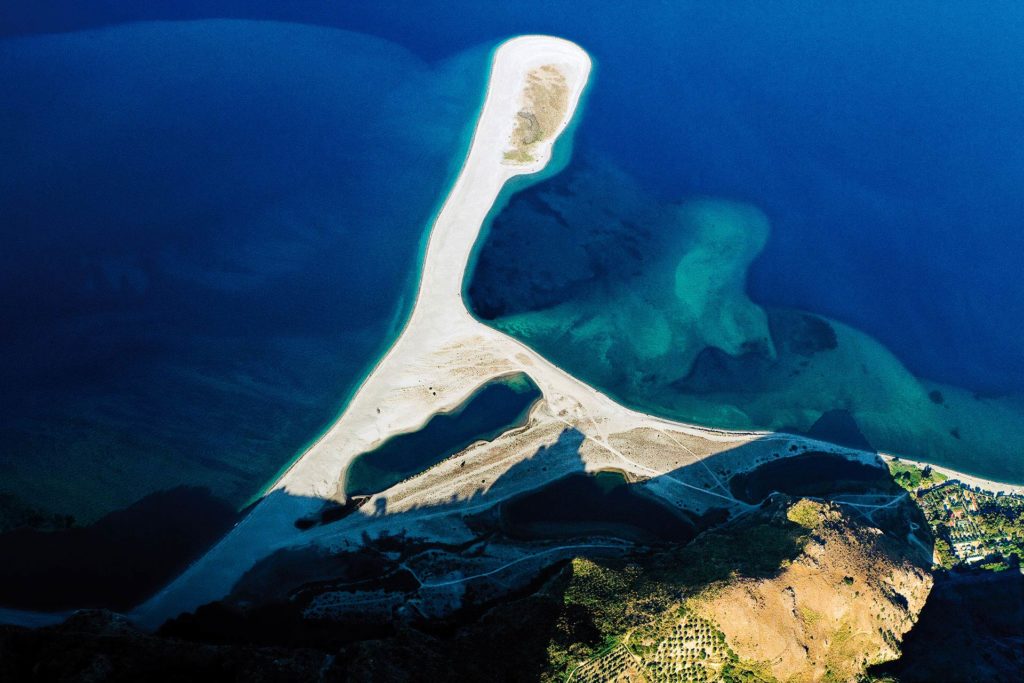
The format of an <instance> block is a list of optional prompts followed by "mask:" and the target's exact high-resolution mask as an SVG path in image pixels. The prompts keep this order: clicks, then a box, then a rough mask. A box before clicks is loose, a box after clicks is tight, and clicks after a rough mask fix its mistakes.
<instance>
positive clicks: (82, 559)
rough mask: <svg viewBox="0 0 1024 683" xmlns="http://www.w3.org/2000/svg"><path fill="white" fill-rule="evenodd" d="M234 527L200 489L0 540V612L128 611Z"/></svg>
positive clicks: (229, 515)
mask: <svg viewBox="0 0 1024 683" xmlns="http://www.w3.org/2000/svg"><path fill="white" fill-rule="evenodd" d="M236 519H237V514H236V512H235V510H234V509H233V508H231V507H230V506H228V505H227V504H226V503H224V502H223V501H222V500H220V499H218V498H215V497H214V496H212V495H211V494H210V492H209V491H208V490H207V489H203V488H195V487H184V486H183V487H179V488H175V489H171V490H169V491H160V492H158V493H154V494H151V495H149V496H146V497H145V498H143V499H142V500H140V501H138V502H137V503H135V504H133V505H131V506H130V507H128V508H125V509H124V510H119V511H117V512H113V513H111V514H109V515H107V516H106V517H104V518H103V519H101V520H99V521H98V522H96V523H95V524H92V525H90V526H87V527H80V528H72V529H64V530H59V531H38V530H35V529H18V530H16V531H11V532H8V533H5V534H0V557H3V558H4V560H3V562H0V604H3V605H6V606H10V607H18V608H22V609H48V610H57V609H65V608H75V607H112V608H115V609H124V608H128V607H132V606H134V605H135V604H136V603H138V602H139V601H141V600H142V599H144V598H145V597H147V596H148V595H149V594H150V593H152V592H153V591H154V590H156V589H157V588H159V587H160V586H161V585H163V584H164V583H165V582H167V581H168V580H170V579H171V578H172V577H174V576H175V575H176V574H177V573H179V572H180V571H181V570H183V569H184V568H185V567H186V566H188V563H189V562H190V561H191V560H192V559H194V558H195V557H197V556H198V555H199V554H200V553H202V552H203V551H204V550H205V549H207V548H208V547H209V546H211V545H212V544H213V543H214V542H215V541H216V540H217V539H218V538H220V537H221V535H223V534H224V532H226V531H227V530H228V529H230V528H231V525H232V524H234V522H235V520H236Z"/></svg>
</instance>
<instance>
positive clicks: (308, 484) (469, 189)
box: [131, 36, 877, 628]
mask: <svg viewBox="0 0 1024 683" xmlns="http://www.w3.org/2000/svg"><path fill="white" fill-rule="evenodd" d="M540 67H554V68H555V69H557V70H558V72H560V73H561V75H562V76H563V77H564V79H565V84H566V87H567V89H568V106H567V110H566V111H565V114H564V117H563V119H562V121H561V124H560V125H559V126H558V128H557V130H555V131H547V135H546V136H545V137H544V138H543V139H542V140H540V141H539V142H538V143H536V145H535V146H533V147H532V148H531V150H530V151H531V155H530V156H531V158H530V160H529V161H524V162H519V161H512V160H509V158H507V157H506V152H507V151H508V150H509V145H510V139H511V137H512V134H513V130H514V127H515V125H516V120H517V114H518V113H519V112H520V110H521V108H522V106H523V91H524V84H525V83H526V79H527V76H528V74H530V73H531V72H532V71H533V70H535V69H538V68H540ZM590 69H591V62H590V59H589V57H588V56H587V54H586V53H585V52H584V51H583V50H582V49H581V48H580V47H578V46H577V45H575V44H573V43H571V42H568V41H565V40H562V39H559V38H553V37H547V36H522V37H518V38H514V39H512V40H509V41H508V42H506V43H504V44H502V45H501V46H500V47H499V48H498V49H497V50H496V51H495V53H494V57H493V65H492V70H491V75H490V80H489V83H488V89H487V95H486V99H485V103H484V106H483V108H482V110H481V112H480V116H479V120H478V123H477V127H476V130H475V134H474V137H473V141H472V145H471V147H470V151H469V153H468V155H467V158H466V161H465V164H464V166H463V168H462V170H461V173H460V174H459V176H458V178H457V180H456V182H455V184H454V186H453V187H452V189H451V192H450V194H449V196H448V198H447V200H446V202H445V203H444V205H443V207H442V209H441V211H440V213H439V214H438V216H437V219H436V221H435V223H434V226H433V228H432V231H431V233H430V238H429V242H428V245H427V249H426V254H425V262H424V264H423V268H422V281H421V283H420V287H419V291H418V295H417V298H416V302H415V305H414V308H413V311H412V314H411V316H410V319H409V321H408V323H407V325H406V327H405V329H404V330H403V332H402V334H401V336H400V337H399V339H398V340H397V341H396V342H395V344H394V346H393V347H392V348H391V350H390V351H389V352H388V353H387V354H386V355H385V356H384V357H383V358H382V360H381V361H380V362H379V364H378V365H377V367H376V368H375V369H374V370H373V372H372V373H371V374H370V375H369V376H368V377H367V379H366V380H365V381H364V383H363V385H362V386H361V387H360V389H359V391H358V392H357V393H356V394H355V396H354V397H353V399H352V401H351V402H350V404H349V405H348V407H347V408H346V410H345V411H344V413H343V414H342V415H341V416H340V418H339V419H338V420H337V422H336V423H335V424H334V425H333V426H332V427H331V428H330V429H329V430H328V431H327V432H326V433H325V434H324V436H323V437H322V438H321V439H319V440H318V441H317V442H316V443H315V444H314V445H312V446H311V447H310V448H309V449H308V450H307V451H306V453H304V454H303V456H302V457H301V458H299V459H298V460H297V461H296V462H295V463H294V464H293V466H292V467H291V468H290V469H288V470H287V471H286V472H285V473H284V474H283V475H282V476H281V478H280V479H279V480H278V481H277V483H276V484H275V485H274V486H273V487H272V489H271V490H270V492H269V493H268V494H267V496H266V497H265V498H264V499H263V500H262V501H261V502H260V503H259V504H258V505H257V506H256V507H255V509H254V510H253V511H252V512H251V513H250V514H249V515H248V516H247V517H246V518H245V519H244V520H243V521H242V522H240V523H239V524H238V525H237V526H236V527H235V529H233V530H232V531H231V532H230V533H229V534H228V535H227V536H225V537H224V538H223V539H222V540H221V541H220V542H219V543H218V544H217V545H216V546H215V547H214V548H213V549H211V550H210V551H209V552H208V553H207V554H206V555H205V556H204V557H202V558H201V559H200V560H198V561H197V562H196V563H194V564H193V565H192V566H191V567H190V568H189V569H188V570H187V571H186V572H185V573H184V574H183V575H182V576H180V577H179V578H178V579H176V580H175V581H174V582H173V583H171V584H170V585H169V586H167V587H166V588H165V589H164V590H162V591H160V592H159V593H158V594H157V595H155V596H154V597H153V598H152V599H150V600H149V601H148V602H146V603H145V604H143V605H142V606H140V607H139V608H138V609H137V610H135V612H134V613H133V614H132V615H131V616H132V617H133V618H134V619H135V620H136V621H138V622H139V623H140V624H141V625H143V626H146V627H150V628H153V627H156V626H158V625H159V624H160V623H162V622H163V621H164V620H166V619H167V618H169V617H173V616H176V615H177V614H179V613H181V612H184V611H189V610H194V609H195V608H196V607H198V606H199V605H202V604H204V603H207V602H210V601H213V600H217V599H219V598H222V597H223V596H225V595H227V594H228V593H229V592H230V591H231V589H232V587H233V586H234V584H235V583H236V582H237V580H238V579H239V578H240V577H241V576H242V575H243V574H244V573H245V572H246V571H247V570H248V569H250V568H251V567H252V566H253V565H254V564H255V563H256V562H258V561H259V560H261V559H262V558H265V557H267V556H268V555H270V554H271V553H273V552H274V551H275V550H279V549H283V548H290V547H298V546H302V545H308V544H311V543H317V544H320V545H323V546H324V547H327V548H331V547H338V545H339V544H340V543H342V540H341V539H343V537H344V536H345V534H346V533H350V532H351V533H355V532H354V531H351V527H352V525H353V524H357V523H364V524H375V525H377V526H376V527H374V528H379V529H387V530H389V531H391V530H394V528H395V525H398V524H405V525H407V526H405V527H402V528H410V527H409V526H408V525H410V524H423V525H426V524H428V523H429V521H428V518H430V517H431V516H432V515H434V514H435V513H432V512H427V511H429V510H432V509H433V510H438V509H445V510H446V512H445V514H458V513H459V512H465V511H466V510H467V509H468V508H462V509H461V510H460V509H458V505H459V504H460V502H464V503H465V504H466V505H470V504H472V505H475V506H477V507H484V506H490V505H493V504H494V503H495V502H497V501H498V500H500V499H502V498H503V497H507V496H509V495H514V494H515V493H516V492H518V491H521V490H524V489H525V488H531V487H535V486H537V485H540V484H543V483H544V481H543V480H542V479H538V478H537V477H540V476H542V475H540V474H539V471H540V468H536V470H537V473H536V474H531V475H529V476H532V477H534V478H533V479H528V478H523V479H520V480H517V479H515V478H513V477H506V479H505V480H503V481H505V482H508V483H507V484H503V486H504V488H500V489H499V490H492V488H491V487H492V485H493V483H494V482H495V481H496V479H498V478H501V477H502V476H503V475H508V473H509V472H510V471H511V470H512V468H513V466H514V465H517V464H522V463H523V462H524V461H526V460H528V459H529V458H531V457H533V455H534V454H535V453H538V452H539V450H538V449H543V448H546V447H549V446H551V445H552V444H554V443H555V442H556V441H557V439H558V438H559V435H560V434H562V433H564V431H565V430H566V429H572V430H575V431H576V432H578V433H579V434H580V435H581V438H582V439H583V440H584V443H583V444H582V445H581V446H580V447H579V448H578V452H577V451H576V450H574V451H573V453H572V454H571V455H572V458H566V460H565V461H564V463H562V464H559V463H558V462H554V463H553V464H552V466H551V467H550V468H548V467H545V468H544V470H545V472H546V473H545V474H544V475H543V476H544V477H547V478H548V479H549V480H550V479H551V478H554V477H557V476H561V474H564V473H565V472H567V471H569V469H568V468H572V467H577V468H578V467H580V466H581V465H580V461H581V460H582V466H583V467H584V468H585V469H588V470H592V469H598V468H601V467H609V466H614V467H616V468H618V469H621V470H624V471H626V472H628V473H630V474H632V475H635V476H636V477H639V478H643V479H647V478H652V477H654V478H659V477H660V479H655V480H652V486H653V487H655V488H657V487H660V488H658V491H659V493H660V494H663V495H664V496H665V497H666V498H669V499H674V500H678V501H679V502H678V504H679V505H680V506H681V507H683V506H684V505H685V504H688V501H687V500H685V498H686V497H687V496H689V497H690V498H693V499H695V500H697V501H698V502H697V503H695V504H694V505H695V507H691V509H696V510H698V511H699V510H700V509H706V508H707V507H709V506H711V505H712V504H717V505H719V506H723V505H725V506H728V505H733V506H737V505H738V506H743V505H744V504H742V503H740V502H739V501H736V500H735V499H734V498H733V497H732V496H731V494H730V493H729V491H728V490H727V488H726V487H725V486H723V483H722V481H723V480H722V473H723V472H726V473H727V472H728V471H730V469H731V471H732V472H735V471H737V467H743V466H744V465H743V463H739V462H737V461H736V460H729V456H728V453H729V451H732V450H734V449H737V448H739V447H741V446H744V445H749V444H751V443H753V442H766V443H769V444H771V446H769V447H768V449H767V450H773V449H774V450H777V451H785V450H787V449H789V450H795V449H796V448H797V446H796V444H800V448H802V449H808V448H815V449H819V450H829V451H832V452H841V453H844V454H847V455H849V456H850V457H857V458H861V459H864V460H865V461H874V462H877V458H876V457H875V456H874V454H867V453H858V452H856V451H851V450H850V449H843V448H839V447H836V446H833V445H830V444H824V443H821V442H817V441H814V440H811V439H803V438H801V437H794V436H791V435H781V434H780V435H775V434H769V433H760V432H727V431H722V430H713V429H706V428H701V427H697V426H693V425H686V424H681V423H677V422H672V421H670V420H664V419H660V418H657V417H654V416H651V415H647V414H644V413H639V412H636V411H633V410H629V409H627V408H625V407H623V406H621V405H619V404H618V403H616V402H615V401H613V400H611V399H610V398H609V397H607V396H605V395H604V394H602V393H601V392H599V391H597V390H595V389H594V388H593V387H590V386H588V385H586V384H585V383H583V382H581V381H579V380H578V379H576V378H574V377H572V376H571V375H569V374H567V373H566V372H564V371H562V370H561V369H560V368H558V367H556V366H554V365H553V364H551V363H550V362H548V361H546V360H545V359H544V358H542V357H540V356H539V355H538V354H537V353H535V352H534V351H532V350H530V349H529V348H527V347H526V346H524V345H523V344H521V343H519V342H518V341H516V340H514V339H512V338H510V337H508V336H506V335H505V334H503V333H501V332H498V331H496V330H494V329H492V328H490V327H487V326H486V325H484V324H482V323H480V322H479V321H477V320H475V319H474V318H473V317H472V316H471V315H470V314H469V312H468V311H467V309H466V306H465V304H464V302H463V299H462V283H463V278H464V275H465V271H466V268H467V265H468V263H469V259H470V254H471V251H472V249H473V246H474V244H475V242H476V240H477V238H478V236H479V233H480V229H481V226H482V224H483V222H484V220H485V218H486V216H487V214H488V212H489V211H490V209H491V207H492V206H493V205H494V203H495V201H496V200H497V198H498V195H499V192H500V191H501V189H502V187H503V186H504V184H505V183H506V181H508V180H509V179H510V178H512V177H514V176H518V175H523V174H534V173H537V172H539V171H540V170H542V169H544V168H545V166H546V165H547V164H548V163H549V161H550V159H551V155H552V147H553V145H554V143H555V141H556V139H557V138H558V136H559V135H561V134H562V133H563V132H564V131H565V129H566V127H567V126H568V124H569V123H570V121H571V119H572V117H573V115H574V113H575V110H576V107H577V105H578V103H579V101H580V97H581V95H582V93H583V91H584V88H585V87H586V84H587V80H588V77H589V74H590ZM512 372H525V373H527V374H528V375H529V376H530V377H531V378H532V379H533V381H534V382H535V383H536V384H537V386H538V387H539V388H540V389H541V391H542V392H543V396H544V398H543V400H542V401H541V402H540V403H539V404H538V406H537V407H535V409H534V411H533V414H532V415H531V423H530V425H529V426H528V427H527V428H526V429H525V430H518V431H517V433H516V434H506V435H503V436H502V437H499V438H498V439H496V440H495V441H494V442H493V443H488V444H482V445H481V444H477V445H475V446H471V447H470V448H468V449H466V451H464V452H463V453H462V454H460V455H459V456H458V458H455V459H457V460H461V461H463V463H460V467H456V466H455V464H454V463H453V462H446V463H442V464H441V465H439V466H436V467H434V468H432V469H431V470H430V471H429V472H427V473H425V474H423V475H420V476H418V477H416V478H414V479H412V480H407V481H405V482H402V483H401V484H398V485H396V486H395V487H392V489H389V490H388V491H385V492H382V493H381V494H378V495H377V496H374V497H373V499H371V500H370V501H369V503H368V504H367V505H365V506H363V507H362V508H360V510H359V511H358V512H356V513H353V515H352V517H350V518H348V519H346V520H345V523H344V524H340V525H336V526H332V527H324V528H321V529H316V530H314V531H312V532H308V533H307V532H302V531H299V530H298V529H296V527H295V521H296V520H297V519H299V518H300V517H304V516H306V515H311V514H315V513H316V512H317V511H318V510H319V509H320V508H321V506H322V505H323V502H324V500H325V499H334V500H340V499H342V498H343V493H342V492H343V490H344V476H345V471H346V468H347V467H348V465H349V464H350V463H351V462H352V460H353V459H354V458H355V457H357V456H358V455H360V454H361V453H363V452H365V451H367V450H370V449H372V448H373V447H375V446H376V445H378V444H380V443H381V442H382V441H383V440H385V439H387V438H389V437H391V436H393V435H395V434H399V433H404V432H410V431H413V430H416V429H418V428H419V427H421V426H422V425H424V424H425V423H426V422H427V421H428V420H429V419H430V417H431V416H432V415H434V414H435V413H437V412H439V411H450V410H452V409H454V408H455V407H457V406H458V405H460V404H461V403H462V402H463V401H465V399H466V398H467V397H468V396H469V395H470V394H472V392H473V391H474V390H476V389H477V388H478V387H479V386H481V385H482V384H484V383H486V382H487V381H488V380H491V379H493V378H494V377H497V376H500V375H505V374H509V373H512ZM624 435H626V436H624ZM775 444H778V445H775ZM790 447H792V448H790ZM711 456H717V457H718V461H719V464H718V465H717V466H716V467H717V468H719V469H718V470H717V471H716V470H713V469H712V467H710V466H708V465H707V464H706V462H707V459H709V458H710V457H711ZM771 456H774V457H777V456H778V453H774V454H770V453H769V454H767V455H766V456H765V457H771ZM455 459H452V460H455ZM697 463H704V464H703V467H701V466H697V467H692V468H690V471H689V473H688V474H686V475H685V477H684V476H679V477H673V476H667V475H666V473H668V472H677V471H679V469H680V468H682V467H684V466H688V465H695V464H697ZM465 464H468V465H469V466H468V467H466V466H465ZM748 464H749V465H750V466H753V465H754V464H756V462H754V461H750V462H749V463H748ZM560 467H561V468H562V469H560ZM705 470H706V472H705ZM663 475H666V476H663ZM524 476H525V475H524ZM484 494H486V496H485V495H484ZM478 498H483V499H484V502H480V501H479V500H477V499H478ZM474 501H475V502H474ZM701 506H704V508H701ZM421 511H422V512H421ZM400 513H401V514H404V515H406V516H405V517H402V518H401V521H398V519H397V518H396V517H394V516H393V515H397V514H400ZM417 514H419V515H420V517H418V518H417V517H416V515H417ZM356 518H358V519H356ZM352 519H356V521H355V522H352V523H350V520H352ZM389 525H390V526H389ZM366 528H367V527H366V526H364V527H361V528H360V529H359V530H360V532H362V533H365V532H366Z"/></svg>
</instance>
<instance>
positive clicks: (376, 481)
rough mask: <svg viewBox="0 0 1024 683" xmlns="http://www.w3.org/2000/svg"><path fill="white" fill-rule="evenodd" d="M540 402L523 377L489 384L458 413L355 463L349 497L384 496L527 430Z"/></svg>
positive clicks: (349, 476) (441, 416)
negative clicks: (479, 446)
mask: <svg viewBox="0 0 1024 683" xmlns="http://www.w3.org/2000/svg"><path fill="white" fill-rule="evenodd" d="M540 397H541V393H540V389H538V388H537V385H536V384H534V383H533V381H532V380H531V379H530V378H529V377H528V376H526V375H523V374H518V375H513V376H511V377H507V378H502V379H498V380H495V381H493V382H488V383H487V384H485V385H484V386H483V387H481V388H480V389H478V390H477V391H475V392H474V393H473V395H471V396H470V397H469V398H467V399H466V400H465V402H463V403H462V404H461V405H460V406H458V407H457V408H456V409H455V410H454V411H453V412H451V413H439V414H437V415H434V416H432V417H431V418H430V420H429V421H428V422H427V424H425V425H423V427H422V428H421V429H418V430H417V431H415V432H410V433H408V434H399V435H398V436H394V437H392V438H390V439H388V440H387V441H385V442H384V443H382V444H381V445H380V446H378V447H377V448H374V449H373V450H372V451H369V452H367V453H363V454H362V455H360V456H359V457H357V458H356V459H355V460H353V461H352V464H351V465H350V466H349V469H348V470H346V472H345V494H346V496H365V495H369V494H372V493H377V492H379V491H383V490H384V489H387V488H390V487H392V486H394V485H395V484H397V483H398V482H400V481H402V480H403V479H407V478H409V477H411V476H413V475H416V474H418V473H420V472H423V471H425V470H426V469H428V468H430V467H433V466H434V465H436V464H437V463H439V462H441V461H442V460H444V459H445V458H448V457H450V456H452V455H455V454H456V453H458V452H459V451H461V450H464V449H465V448H466V447H468V446H470V445H472V444H474V443H476V442H477V441H491V440H493V439H495V438H496V437H498V436H500V435H501V434H504V433H505V432H507V431H509V430H510V429H515V428H517V427H522V426H523V425H525V424H526V422H527V419H528V418H529V414H530V409H531V408H532V407H533V404H534V403H536V402H537V400H538V399H540Z"/></svg>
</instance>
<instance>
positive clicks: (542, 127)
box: [505, 64, 569, 163]
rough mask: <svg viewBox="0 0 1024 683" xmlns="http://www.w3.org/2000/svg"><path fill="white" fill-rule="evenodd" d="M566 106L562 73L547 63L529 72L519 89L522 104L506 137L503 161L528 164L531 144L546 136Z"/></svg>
mask: <svg viewBox="0 0 1024 683" xmlns="http://www.w3.org/2000/svg"><path fill="white" fill-rule="evenodd" d="M568 107H569V88H568V85H567V84H566V81H565V76H564V75H563V74H562V72H561V71H559V70H558V69H557V68H555V67H554V66H551V65H550V64H548V65H545V66H542V67H539V68H537V69H534V70H533V71H530V72H529V73H528V74H527V75H526V87H525V89H524V90H523V107H522V109H520V110H519V112H518V113H517V114H516V127H515V129H514V130H513V131H512V138H511V140H509V143H510V144H511V149H509V150H507V151H506V152H505V160H506V161H514V162H517V163H529V162H531V161H533V160H534V156H533V153H532V150H533V147H534V146H535V145H536V144H537V143H539V142H542V141H544V140H548V139H550V138H551V137H552V136H553V135H554V133H555V131H556V130H558V126H559V124H561V122H562V119H563V118H564V117H565V114H566V111H567V110H568Z"/></svg>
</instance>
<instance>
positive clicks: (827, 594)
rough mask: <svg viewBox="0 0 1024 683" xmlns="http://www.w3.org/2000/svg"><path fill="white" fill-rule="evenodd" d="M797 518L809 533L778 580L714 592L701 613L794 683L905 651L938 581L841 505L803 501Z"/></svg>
mask: <svg viewBox="0 0 1024 683" xmlns="http://www.w3.org/2000/svg"><path fill="white" fill-rule="evenodd" d="M787 518H788V519H789V520H790V521H793V522H795V523H797V524H799V525H800V526H802V527H804V528H806V529H807V530H808V532H809V534H808V537H807V541H806V543H805V544H804V547H803V550H802V552H801V553H800V554H799V555H798V556H797V557H796V558H795V559H794V560H793V561H791V562H787V563H784V566H782V567H781V570H780V571H779V573H778V574H777V575H776V576H772V577H767V578H744V579H736V580H732V581H728V582H726V583H725V584H724V585H722V586H716V587H712V588H709V589H708V590H706V591H704V592H703V593H702V594H701V595H700V596H698V597H697V598H695V599H693V600H691V601H690V604H691V606H692V609H693V611H695V612H696V613H697V614H699V615H700V616H702V617H704V618H705V619H707V620H709V621H711V622H713V623H715V624H716V625H717V626H718V628H719V629H721V631H722V632H723V633H724V634H725V642H726V643H727V644H728V645H729V647H730V648H731V649H732V650H733V651H734V652H735V653H736V654H737V655H738V656H739V657H741V658H745V659H749V660H758V661H760V662H762V663H763V666H764V669H765V670H766V671H769V672H771V674H772V676H774V677H775V678H777V679H779V680H785V681H821V680H851V679H853V678H855V677H856V676H857V675H858V674H860V673H861V672H862V671H863V669H864V667H865V666H866V665H868V664H875V663H878V662H884V661H888V660H892V659H896V658H897V657H899V655H900V650H899V643H900V640H901V639H902V637H903V635H904V634H905V633H906V632H907V631H909V630H910V628H911V627H912V626H913V625H914V622H915V621H916V618H917V615H918V614H919V613H920V611H921V608H922V607H924V603H925V600H926V599H927V597H928V593H929V590H930V589H931V585H932V579H931V576H930V574H928V573H927V572H926V571H925V570H924V569H922V568H921V567H920V566H917V565H915V564H914V563H913V562H912V561H911V560H910V558H909V557H908V556H907V554H906V548H905V547H904V546H903V544H901V543H899V542H897V541H894V540H893V539H891V538H889V537H887V536H886V535H884V534H883V533H882V532H881V531H880V530H879V529H878V528H876V527H873V526H865V525H862V524H858V523H855V522H853V521H852V520H851V519H850V518H849V517H847V516H845V515H844V514H843V513H842V512H841V511H840V510H839V509H838V508H837V507H835V506H834V505H823V504H820V503H814V502H811V501H807V500H801V501H799V502H797V503H795V504H794V505H793V506H791V507H790V508H789V509H788V511H787Z"/></svg>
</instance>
